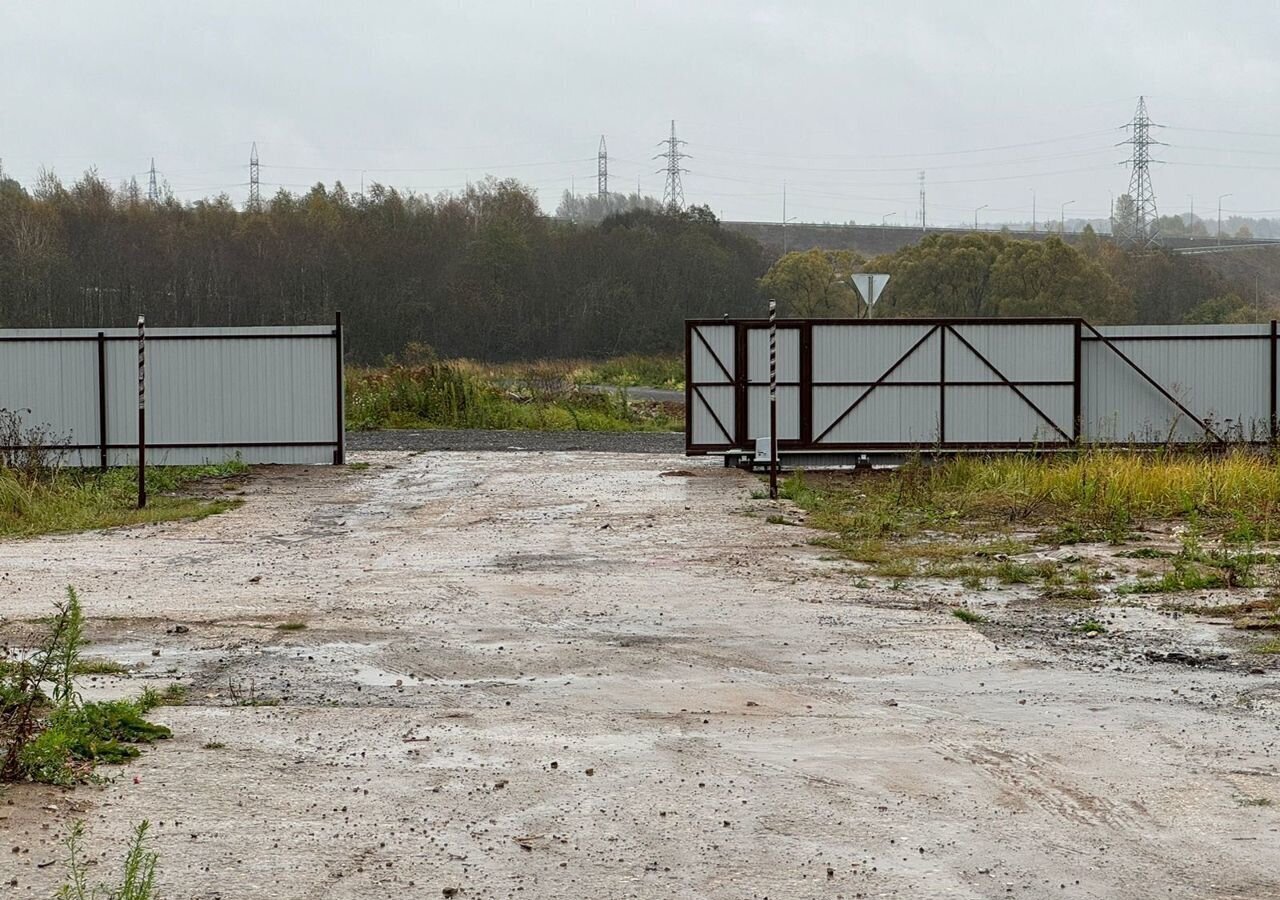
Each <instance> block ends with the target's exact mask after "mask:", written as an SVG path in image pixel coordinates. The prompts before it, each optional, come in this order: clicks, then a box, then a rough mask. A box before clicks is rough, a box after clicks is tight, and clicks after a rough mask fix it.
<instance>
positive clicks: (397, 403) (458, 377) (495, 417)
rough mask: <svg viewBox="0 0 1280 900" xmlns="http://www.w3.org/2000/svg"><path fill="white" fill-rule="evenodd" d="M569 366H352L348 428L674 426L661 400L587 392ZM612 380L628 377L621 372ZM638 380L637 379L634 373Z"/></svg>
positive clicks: (677, 417)
mask: <svg viewBox="0 0 1280 900" xmlns="http://www.w3.org/2000/svg"><path fill="white" fill-rule="evenodd" d="M584 373H585V375H595V374H596V372H595V371H594V370H580V369H578V368H576V365H575V364H574V363H556V362H546V363H530V364H522V365H519V366H516V365H507V366H483V365H480V364H478V363H474V362H470V361H467V360H454V361H449V362H440V361H435V360H427V361H420V362H415V363H413V364H409V363H396V364H393V365H390V366H386V367H383V368H372V369H349V370H348V372H347V384H346V408H347V426H348V427H349V428H353V429H374V428H497V429H526V430H538V431H675V430H679V429H680V428H682V427H683V425H684V420H683V414H682V413H681V412H680V411H679V410H674V409H671V408H669V407H667V406H664V405H662V404H658V403H648V402H638V401H636V400H633V399H632V398H630V397H628V396H627V395H626V392H625V391H623V392H621V393H618V394H614V393H610V392H603V393H602V392H596V391H590V390H585V389H583V388H582V387H581V385H584V384H589V383H594V382H592V381H591V379H590V378H588V377H584ZM612 376H613V377H615V378H625V377H633V376H628V375H627V374H626V369H625V368H622V369H618V370H616V371H614V372H612ZM634 377H639V376H634Z"/></svg>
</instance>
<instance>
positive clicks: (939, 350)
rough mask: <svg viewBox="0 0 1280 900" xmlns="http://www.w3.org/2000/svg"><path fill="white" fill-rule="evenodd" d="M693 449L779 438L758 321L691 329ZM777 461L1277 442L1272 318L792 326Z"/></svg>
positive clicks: (781, 332) (787, 328) (783, 344)
mask: <svg viewBox="0 0 1280 900" xmlns="http://www.w3.org/2000/svg"><path fill="white" fill-rule="evenodd" d="M686 332H687V333H686V401H687V405H686V417H687V423H686V450H687V452H688V453H690V454H701V453H718V452H719V453H722V452H732V451H735V450H743V451H747V450H751V449H752V448H753V446H754V443H755V440H756V439H757V438H760V437H765V436H767V435H768V433H769V368H768V360H769V344H768V342H769V335H768V322H767V321H764V320H736V321H734V320H708V321H691V322H688V323H687V324H686ZM777 341H778V353H777V360H778V445H779V451H780V452H790V453H792V454H797V453H805V454H812V453H825V452H832V453H835V452H848V451H859V452H875V451H886V452H888V451H903V450H911V449H926V450H927V449H936V450H983V449H1018V448H1032V447H1035V448H1046V449H1051V448H1057V447H1066V446H1073V445H1076V444H1080V443H1131V444H1156V443H1170V442H1176V443H1187V442H1193V441H1203V440H1208V441H1217V442H1228V441H1248V442H1260V441H1268V440H1272V439H1274V436H1275V412H1276V409H1275V407H1276V387H1277V379H1276V349H1277V337H1276V329H1275V325H1274V323H1272V325H1271V326H1267V325H1236V326H1109V327H1104V328H1095V327H1094V326H1092V325H1090V324H1089V323H1088V322H1085V321H1084V320H1082V319H1075V318H1043V319H989V318H988V319H932V320H931V319H887V320H876V319H872V320H866V319H853V320H836V319H812V320H809V319H806V320H784V321H781V322H779V323H778V337H777Z"/></svg>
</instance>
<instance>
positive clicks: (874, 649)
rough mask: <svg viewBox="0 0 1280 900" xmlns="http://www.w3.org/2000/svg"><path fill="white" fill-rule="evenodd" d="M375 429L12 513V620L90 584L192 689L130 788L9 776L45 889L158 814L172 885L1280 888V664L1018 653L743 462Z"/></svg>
mask: <svg viewBox="0 0 1280 900" xmlns="http://www.w3.org/2000/svg"><path fill="white" fill-rule="evenodd" d="M356 458H358V459H362V460H364V461H366V462H369V463H371V467H370V468H368V469H366V470H363V471H341V470H334V469H313V470H309V471H305V472H304V471H299V470H294V471H285V472H279V473H276V474H270V473H268V474H266V475H263V476H261V477H259V478H256V479H254V480H253V481H251V482H250V483H249V485H248V487H247V488H246V491H247V496H246V500H247V502H246V504H245V505H244V506H243V507H242V508H240V509H239V510H236V511H233V512H231V513H228V514H225V515H221V516H215V517H213V518H209V519H206V520H204V521H202V522H198V523H190V524H175V525H167V526H158V527H150V528H145V529H130V530H120V531H116V532H112V533H109V534H94V535H79V536H68V537H54V538H45V539H40V540H34V541H25V542H12V543H0V596H3V598H4V600H3V603H4V614H5V615H6V616H8V617H11V618H18V619H20V618H24V617H32V616H38V615H43V614H44V613H45V612H46V611H47V609H48V607H49V603H50V602H51V601H52V599H53V598H54V597H55V596H56V595H57V594H58V592H59V591H60V590H61V588H62V586H63V585H65V584H66V583H68V582H70V583H73V584H75V585H77V586H78V587H79V588H80V589H81V590H82V592H83V597H84V602H85V607H86V611H87V613H88V614H89V615H90V616H91V617H92V618H93V619H94V634H93V636H94V638H95V640H96V642H97V643H96V645H95V646H94V647H93V648H92V649H93V653H94V654H95V655H102V656H109V657H111V658H114V659H118V660H122V661H125V662H138V663H141V664H143V665H144V666H145V668H144V669H143V670H142V671H141V672H140V673H139V674H138V675H136V676H135V677H133V678H132V679H129V680H128V681H124V682H122V681H120V680H115V679H100V680H99V682H98V684H99V685H100V686H101V687H100V688H99V689H100V690H103V691H112V692H117V693H119V692H137V691H139V690H141V688H142V687H143V686H145V685H147V684H152V685H161V684H164V683H165V681H166V680H168V679H172V678H177V679H179V680H181V681H183V682H184V683H187V684H189V685H191V686H192V687H191V702H190V704H189V705H187V706H182V707H173V708H164V709H161V710H158V711H157V715H156V716H155V718H157V720H159V721H162V722H165V723H166V724H169V725H171V726H172V728H173V730H174V735H175V736H174V739H173V740H171V741H168V742H165V743H163V744H160V745H157V747H156V748H155V749H154V750H151V751H149V752H147V753H146V754H145V755H144V756H143V758H142V759H141V760H140V761H138V762H136V763H135V764H133V765H130V766H128V767H127V768H125V769H123V770H114V771H116V772H119V775H118V777H115V778H114V780H113V781H111V782H110V783H109V784H107V785H105V786H103V787H81V788H78V789H76V790H75V791H74V792H60V791H56V790H52V789H45V788H32V787H23V788H18V789H11V790H10V791H8V792H7V794H6V795H5V798H4V800H3V801H0V802H2V803H3V804H6V805H0V830H3V833H4V837H5V840H4V846H3V850H4V852H3V854H2V855H0V876H2V880H0V886H4V885H7V884H9V882H10V879H16V887H7V888H5V889H4V890H3V891H0V893H2V894H3V895H4V896H5V897H6V898H7V897H14V898H26V897H47V896H49V894H50V892H51V889H52V887H53V885H55V884H56V883H57V880H58V878H59V875H60V872H59V869H60V866H58V865H51V866H45V867H43V868H42V867H40V866H42V865H43V864H46V863H48V862H49V861H51V860H56V859H58V858H59V856H60V852H59V850H58V846H57V839H58V837H59V836H60V835H61V834H62V833H64V832H65V830H66V828H67V826H68V825H69V823H70V822H71V821H73V820H74V819H75V818H83V819H85V821H86V822H87V826H88V831H89V841H88V844H89V847H90V850H91V852H92V853H93V854H94V855H97V854H99V853H102V852H103V851H104V850H108V849H110V851H111V853H112V854H113V856H112V860H113V861H112V863H111V868H112V869H114V867H115V865H114V858H115V855H117V854H118V853H119V847H120V842H121V839H122V838H123V836H124V835H125V834H126V833H127V831H128V830H129V828H130V827H131V826H132V824H133V823H135V822H136V821H137V820H139V819H141V818H143V817H147V818H149V819H150V820H152V822H153V823H155V833H156V838H157V840H156V849H157V850H158V851H159V852H160V854H161V876H162V881H163V888H164V890H163V896H165V897H168V898H251V897H252V898H257V897H288V898H320V897H325V898H329V897H333V898H382V897H396V898H400V897H404V898H408V897H427V898H430V897H441V896H454V897H459V898H464V900H466V898H499V897H529V898H544V897H545V898H615V897H640V898H672V897H682V898H701V897H714V898H806V897H821V898H855V897H868V898H869V897H901V898H933V897H983V898H986V897H1035V898H1039V897H1071V898H1080V897H1089V898H1119V897H1123V898H1147V897H1151V898H1154V897H1160V898H1170V897H1172V898H1264V897H1278V896H1280V867H1277V860H1278V859H1280V732H1278V723H1280V704H1278V702H1277V697H1278V694H1277V691H1276V685H1275V679H1274V678H1272V677H1271V676H1259V675H1257V674H1252V675H1251V674H1247V673H1245V672H1243V671H1242V672H1233V671H1224V670H1207V669H1204V668H1188V667H1186V666H1176V665H1153V666H1149V667H1146V668H1143V669H1141V670H1135V671H1124V672H1120V671H1113V670H1112V668H1110V667H1107V666H1105V665H1082V664H1080V663H1079V662H1078V661H1071V660H1066V659H1060V658H1058V656H1057V655H1056V654H1055V652H1054V651H1053V650H1052V649H1051V648H1047V647H1045V646H1043V645H1037V644H1035V643H1028V644H1026V645H1019V644H1018V643H1017V642H1013V641H1011V642H1009V643H1007V644H1005V643H1001V644H999V645H997V644H995V643H993V642H992V640H991V639H990V638H988V637H987V636H984V634H983V633H981V632H980V631H978V630H975V629H974V628H972V627H970V626H968V625H965V624H963V623H961V622H959V621H957V620H956V619H954V618H952V617H951V616H948V615H945V613H943V612H941V611H939V610H937V609H933V608H929V607H928V604H927V603H925V604H922V603H921V602H920V601H922V600H924V599H927V598H921V597H917V596H914V595H912V594H909V593H903V592H900V591H894V590H892V589H891V588H890V587H889V586H886V585H879V586H876V585H873V586H869V587H864V588H858V587H855V586H854V579H853V578H852V577H850V575H849V574H848V572H847V571H846V570H845V568H844V564H842V563H840V562H838V561H835V560H831V559H827V558H824V555H823V552H822V551H820V550H817V549H815V548H813V547H811V546H809V545H808V543H807V540H808V537H809V534H808V532H806V531H805V530H804V529H801V528H786V527H780V526H776V525H768V524H766V523H765V522H764V518H763V516H764V513H765V512H768V511H769V510H768V509H767V508H766V507H767V504H762V503H760V502H759V501H755V502H752V501H750V500H749V499H748V497H749V493H750V489H751V488H752V487H753V486H754V484H755V482H754V481H753V480H752V479H751V478H750V477H749V476H746V475H744V474H742V473H739V472H736V471H732V470H724V469H720V468H718V467H716V466H715V465H714V464H709V463H705V462H691V461H689V460H685V459H682V458H679V457H670V456H651V455H627V456H600V455H595V456H593V455H590V454H584V453H577V454H575V453H546V454H491V453H475V454H462V453H435V454H432V453H424V454H418V455H409V454H392V453H385V454H375V453H369V454H364V455H363V456H359V455H358V456H357V457H356ZM682 472H683V473H684V474H681V473H682ZM748 511H750V514H749V513H748ZM949 590H951V589H949ZM955 590H958V588H957V589H954V590H953V593H954V591H955ZM913 607H915V608H913ZM282 623H305V624H306V628H305V629H302V630H292V631H290V630H281V629H279V628H277V626H278V625H280V624H282ZM177 625H182V626H183V627H185V628H187V629H189V630H188V631H186V632H185V633H175V626H177ZM8 627H9V628H13V627H17V626H15V625H14V624H13V623H12V622H11V623H10V625H9V626H8ZM155 651H159V656H158V657H156V656H154V655H153V653H154V652H155ZM148 679H154V680H148ZM275 703H278V705H265V704H275ZM46 826H47V827H46ZM11 850H12V852H11ZM104 865H105V864H104ZM98 872H100V873H101V874H103V875H105V874H106V872H105V871H104V870H103V867H102V866H99V867H98Z"/></svg>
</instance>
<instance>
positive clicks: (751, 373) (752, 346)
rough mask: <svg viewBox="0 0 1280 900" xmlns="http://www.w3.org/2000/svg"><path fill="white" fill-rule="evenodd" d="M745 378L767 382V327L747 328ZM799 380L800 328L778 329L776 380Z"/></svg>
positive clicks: (755, 381) (756, 381)
mask: <svg viewBox="0 0 1280 900" xmlns="http://www.w3.org/2000/svg"><path fill="white" fill-rule="evenodd" d="M747 378H748V379H749V380H751V381H752V382H754V383H764V384H768V383H769V329H768V328H751V329H748V330H747ZM799 380H800V329H798V328H779V329H778V381H780V382H781V381H790V382H798V381H799Z"/></svg>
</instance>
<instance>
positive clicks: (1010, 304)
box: [0, 173, 1270, 362]
mask: <svg viewBox="0 0 1280 900" xmlns="http://www.w3.org/2000/svg"><path fill="white" fill-rule="evenodd" d="M570 201H572V198H567V199H564V200H562V202H561V207H562V209H561V212H562V214H567V216H566V218H549V217H547V216H545V215H543V214H542V212H541V210H540V208H539V205H538V201H537V197H536V195H535V194H534V193H533V192H532V191H531V190H530V189H529V188H527V187H526V186H524V185H522V184H520V183H519V182H517V181H514V180H505V181H499V180H496V179H492V178H489V179H486V180H484V181H482V182H480V183H477V184H473V185H471V186H469V187H468V188H467V189H466V190H464V191H462V192H460V193H456V194H448V195H440V196H437V197H426V196H421V195H415V194H404V193H401V192H398V191H396V190H394V189H392V188H387V187H383V186H380V185H374V186H373V187H372V188H370V189H369V190H368V191H367V192H365V193H363V194H350V193H348V192H347V191H346V190H345V189H344V188H343V186H342V185H341V184H340V183H339V184H335V185H334V186H333V187H331V188H326V187H325V186H324V185H316V186H315V187H314V188H312V189H311V190H309V191H307V192H306V193H303V194H293V193H289V192H287V191H281V192H280V193H278V194H276V195H275V196H274V197H272V198H270V199H268V200H264V201H263V203H262V204H261V206H260V207H259V208H252V209H240V208H237V207H236V206H235V205H234V204H232V202H231V201H230V200H229V199H228V198H227V197H225V196H221V197H215V198H210V199H202V200H197V201H195V202H192V203H185V204H184V203H180V202H178V201H177V200H175V199H174V198H173V197H172V196H165V197H163V198H162V199H161V200H160V201H159V202H150V201H148V200H147V199H146V197H144V196H143V195H142V193H141V192H140V191H139V189H138V187H137V185H136V184H133V183H130V184H127V185H125V186H122V187H118V188H117V187H112V186H111V185H109V184H107V183H105V182H104V181H103V180H102V179H100V178H99V177H97V176H96V175H95V174H93V173H88V174H86V175H85V176H84V177H82V178H80V179H79V180H77V181H75V182H74V183H72V184H69V185H68V184H64V183H63V182H61V181H60V180H59V179H57V178H56V177H54V176H53V175H51V174H44V175H42V176H41V177H40V179H39V180H38V182H37V183H36V184H35V185H33V186H32V187H31V189H29V190H28V189H27V188H25V187H24V186H22V185H20V184H19V183H18V182H16V181H13V180H12V179H0V327H9V328H12V327H104V326H128V325H131V324H133V323H134V321H136V317H137V316H138V315H139V314H145V315H146V316H147V321H148V322H149V323H151V324H153V325H174V326H181V325H269V324H315V323H324V322H328V321H331V320H332V317H333V314H334V312H335V311H336V310H341V311H342V313H343V319H344V324H345V325H346V326H347V335H348V348H349V351H350V353H351V356H352V358H353V360H355V361H360V362H375V361H378V360H380V359H382V358H383V357H385V356H388V355H391V354H395V353H397V352H398V351H399V350H400V349H401V348H403V347H404V346H405V345H406V344H409V343H411V342H412V343H419V344H425V345H429V346H431V347H433V348H435V350H436V352H438V353H439V354H441V355H442V356H469V357H475V358H479V359H488V360H506V359H520V358H525V359H528V358H537V357H553V356H561V357H563V356H586V357H603V356H610V355H616V354H621V353H630V352H641V353H653V352H675V353H678V352H681V351H682V349H683V331H682V327H681V326H682V322H683V320H684V319H686V318H692V317H719V316H721V315H731V316H740V315H758V314H759V313H760V310H761V308H762V306H763V301H764V299H766V298H768V297H776V298H778V299H780V300H781V301H782V307H783V311H784V313H785V314H788V315H860V314H861V313H862V312H863V310H862V308H861V306H860V301H859V300H858V298H857V295H856V294H855V293H854V291H853V290H852V289H851V287H850V281H849V277H848V276H849V275H851V274H852V273H854V272H857V271H884V272H888V273H890V274H891V275H892V276H893V278H892V280H891V282H890V285H889V288H888V290H887V291H886V292H885V294H884V296H883V297H882V299H881V301H880V305H879V306H878V307H877V309H876V314H877V315H905V316H910V315H931V316H951V315H963V316H1001V315H1021V316H1035V315H1083V316H1085V317H1087V318H1089V319H1091V320H1094V321H1098V322H1129V321H1137V322H1151V323H1161V322H1183V321H1197V322H1214V321H1247V320H1250V319H1252V318H1255V317H1261V318H1267V317H1269V315H1270V313H1269V312H1268V311H1267V310H1265V309H1259V308H1258V304H1257V303H1256V301H1255V299H1254V296H1253V293H1252V291H1249V290H1246V289H1245V288H1243V287H1242V286H1241V285H1239V284H1236V283H1234V282H1232V281H1230V280H1228V279H1226V278H1224V277H1222V276H1220V275H1217V274H1216V273H1215V272H1213V271H1212V270H1210V269H1209V268H1207V267H1206V266H1204V265H1203V264H1201V263H1199V262H1198V261H1196V260H1195V259H1193V258H1190V257H1185V256H1175V255H1169V254H1163V253H1142V254H1132V253H1127V252H1124V251H1123V250H1121V249H1119V248H1117V247H1115V246H1114V245H1112V244H1110V243H1108V242H1104V241H1102V240H1101V239H1099V238H1097V236H1096V235H1093V234H1091V233H1087V234H1086V235H1085V236H1084V237H1083V239H1082V240H1081V241H1080V242H1079V243H1078V244H1076V245H1068V244H1066V243H1063V242H1062V241H1060V240H1057V239H1056V238H1049V239H1047V240H1043V241H1015V240H1012V239H1010V238H1008V237H1006V236H1004V235H1000V234H994V233H982V234H971V235H954V234H946V235H931V236H929V237H927V238H926V239H925V240H924V241H923V242H921V243H920V244H918V245H915V246H910V247H905V248H903V249H901V250H899V251H897V252H895V253H891V254H887V255H885V256H881V257H877V258H873V259H866V258H864V257H862V256H860V255H859V254H857V253H854V252H851V251H841V252H824V251H816V250H815V251H807V252H801V253H791V254H787V255H786V256H784V257H782V258H781V259H778V260H770V259H768V258H767V257H766V254H765V251H764V250H763V249H762V248H761V246H760V245H759V244H757V243H756V242H755V241H753V240H752V239H750V238H747V237H744V236H742V235H738V234H735V233H732V232H729V231H726V230H724V229H722V228H721V227H720V225H719V223H718V222H717V220H716V218H715V216H714V215H713V214H712V213H711V211H710V210H709V209H707V208H705V207H692V208H690V209H688V210H684V211H680V212H667V211H663V210H661V209H658V208H655V207H656V204H654V203H653V202H652V201H651V200H650V199H648V198H643V197H639V196H632V197H623V196H621V195H618V196H616V197H611V198H609V200H608V201H607V202H606V203H604V204H594V205H593V204H592V203H580V204H577V205H576V206H575V205H574V203H573V202H570ZM597 207H599V208H597ZM619 210H621V211H619ZM771 262H772V265H770V263H771ZM1250 287H1252V285H1250ZM1242 297H1247V298H1248V300H1247V301H1246V300H1243V299H1241V298H1242Z"/></svg>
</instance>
